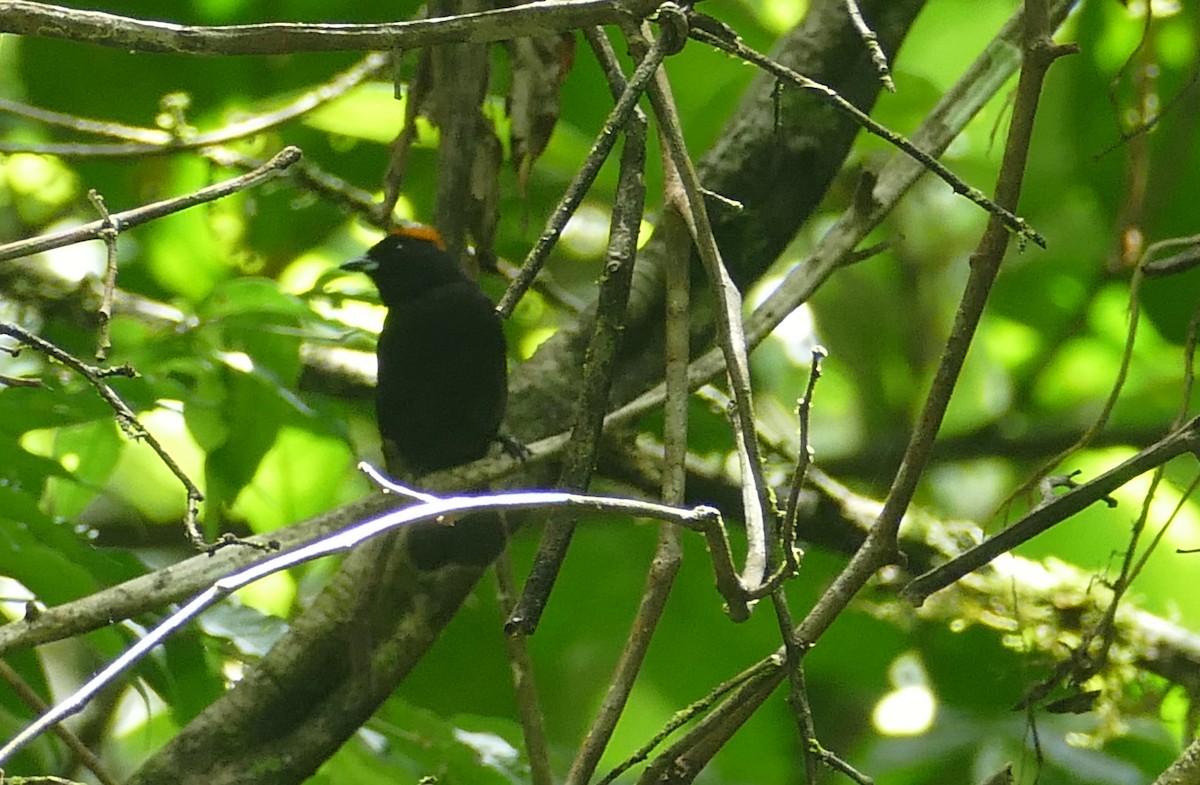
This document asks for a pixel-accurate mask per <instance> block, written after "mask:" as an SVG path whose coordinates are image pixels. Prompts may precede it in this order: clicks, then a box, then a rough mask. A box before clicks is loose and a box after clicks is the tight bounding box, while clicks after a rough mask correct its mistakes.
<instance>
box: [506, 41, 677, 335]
mask: <svg viewBox="0 0 1200 785" xmlns="http://www.w3.org/2000/svg"><path fill="white" fill-rule="evenodd" d="M665 43H666V42H665V41H664V40H663V39H658V41H656V45H655V46H652V47H651V48H650V51H649V52H648V53H647V54H646V56H645V57H643V58H642V61H641V62H640V63H638V65H637V68H635V69H634V71H633V75H632V76H630V77H629V81H628V83H627V84H626V85H625V91H624V92H623V93H621V97H620V98H619V99H618V100H617V103H616V104H615V105H614V106H613V108H612V110H611V111H610V112H609V113H608V117H607V118H605V120H604V125H602V126H601V127H600V132H599V133H598V134H597V136H596V140H595V141H594V142H592V149H591V150H589V151H588V154H587V158H585V159H584V162H583V165H582V166H580V168H579V171H578V172H576V173H575V177H574V179H572V180H571V184H570V185H569V186H567V190H566V191H564V192H563V195H562V197H561V198H560V199H559V200H558V204H557V205H555V207H554V210H553V211H552V212H551V213H550V217H549V218H548V219H546V227H545V228H544V229H543V230H542V233H541V235H539V236H538V239H537V242H535V243H534V244H533V248H531V249H530V250H529V253H528V254H527V255H526V257H525V262H524V263H523V264H522V265H521V271H520V272H519V273H518V274H517V277H516V278H515V279H514V280H513V281H512V283H510V284H509V286H508V289H507V290H506V291H505V292H504V296H503V297H501V298H500V302H499V304H497V305H496V312H497V313H499V314H500V316H501V318H505V319H507V318H508V317H509V316H511V315H512V312H513V309H514V308H516V307H517V303H518V302H520V300H521V298H522V297H523V296H524V295H525V292H527V291H528V290H529V287H530V286H532V285H533V280H534V278H536V277H537V274H538V271H539V270H541V269H542V265H544V264H545V263H546V258H547V257H548V256H549V254H550V249H551V248H553V247H554V244H555V243H557V242H558V238H559V236H560V235H561V234H562V231H563V228H564V227H566V225H567V221H568V220H570V218H571V216H572V215H574V214H575V210H576V209H578V207H579V205H580V203H581V202H582V201H583V197H584V196H585V195H586V194H587V192H588V189H590V188H591V187H592V183H593V182H595V180H596V175H598V174H599V173H600V167H601V166H603V164H604V162H605V161H606V160H607V159H608V154H609V153H611V152H612V148H613V145H615V144H616V142H617V136H618V135H619V134H620V132H621V130H622V129H623V128H624V127H625V124H626V122H628V120H629V118H630V117H631V116H632V115H633V110H634V109H635V108H636V107H637V102H638V99H640V98H641V97H642V93H643V92H644V91H645V90H646V85H647V84H649V83H650V81H651V79H653V77H654V74H655V72H656V71H657V70H658V66H659V64H660V63H662V61H663V58H665V57H666V56H667V54H668V50H667V47H666V46H665Z"/></svg>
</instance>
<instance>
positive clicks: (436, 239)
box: [390, 224, 446, 251]
mask: <svg viewBox="0 0 1200 785" xmlns="http://www.w3.org/2000/svg"><path fill="white" fill-rule="evenodd" d="M390 234H392V235H395V236H396V237H407V238H411V239H413V240H424V241H426V242H429V243H433V244H434V245H436V246H437V247H438V250H441V251H444V250H446V241H445V240H443V239H442V235H441V234H439V233H438V230H437V229H434V228H433V227H432V226H423V225H421V224H410V225H408V226H397V227H396V228H394V229H392V231H391V232H390Z"/></svg>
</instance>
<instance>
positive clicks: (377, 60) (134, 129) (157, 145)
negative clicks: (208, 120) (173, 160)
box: [0, 52, 390, 158]
mask: <svg viewBox="0 0 1200 785" xmlns="http://www.w3.org/2000/svg"><path fill="white" fill-rule="evenodd" d="M389 62H390V60H389V57H388V56H387V55H386V54H380V53H378V52H375V53H372V54H369V55H367V56H366V57H364V58H363V59H362V60H360V61H359V62H357V63H355V64H354V65H353V66H351V67H350V68H348V69H347V70H345V71H343V72H342V73H340V74H337V75H335V76H334V77H333V78H332V79H330V80H329V81H327V82H324V83H322V84H319V85H317V86H315V87H312V88H310V89H308V90H305V91H304V92H303V93H302V94H301V95H300V96H299V97H298V98H296V99H295V100H293V101H291V102H290V103H288V104H287V105H286V106H281V107H279V108H278V109H275V110H273V111H270V112H264V113H262V114H257V115H253V116H251V117H247V118H245V119H242V120H239V121H237V122H234V123H229V124H227V125H223V126H221V127H220V128H218V129H216V130H214V131H209V132H208V133H196V134H188V135H186V136H184V137H181V136H180V135H179V134H177V133H172V132H171V131H164V130H162V129H160V128H142V127H138V126H129V125H124V124H122V123H115V122H110V121H106V120H91V119H88V118H83V117H76V116H74V115H69V114H64V113H62V112H52V111H49V110H47V109H41V108H39V107H35V106H29V105H28V104H23V103H21V102H19V101H11V100H8V99H0V111H4V112H8V113H10V114H14V115H17V116H19V117H27V118H29V119H31V120H37V121H39V122H43V123H47V124H49V125H57V126H61V127H63V128H67V129H70V130H72V131H77V132H80V133H89V134H96V135H99V136H109V137H113V138H117V139H125V140H127V141H126V142H125V143H123V144H89V143H61V144H59V143H49V144H25V143H19V142H0V152H6V153H15V152H33V153H39V154H44V155H58V156H62V157H69V158H109V157H131V156H144V155H158V154H162V153H177V152H180V151H182V150H200V149H202V148H205V147H213V146H216V145H222V144H228V143H230V142H234V141H237V140H239V139H245V138H246V137H248V136H254V135H256V134H261V133H263V132H264V131H269V130H270V129H272V128H275V127H277V126H280V125H283V124H284V123H287V122H289V121H291V120H294V119H295V118H297V117H300V116H301V115H304V114H306V113H308V112H311V111H312V110H314V109H316V108H318V107H320V106H322V105H324V104H327V103H329V102H330V101H333V100H335V99H337V98H340V97H342V96H343V95H345V94H346V93H348V92H349V91H350V90H352V89H354V88H355V87H357V86H358V85H360V84H362V83H363V82H364V81H366V80H367V79H370V78H371V77H372V76H375V75H376V74H378V73H379V72H380V71H381V70H383V69H384V68H385V67H386V66H387V65H388V63H389Z"/></svg>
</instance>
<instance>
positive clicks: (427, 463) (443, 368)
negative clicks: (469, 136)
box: [342, 226, 508, 476]
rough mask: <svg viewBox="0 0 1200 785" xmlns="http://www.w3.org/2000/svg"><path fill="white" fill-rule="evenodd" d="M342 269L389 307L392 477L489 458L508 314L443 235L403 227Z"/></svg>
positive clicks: (382, 374) (380, 391)
mask: <svg viewBox="0 0 1200 785" xmlns="http://www.w3.org/2000/svg"><path fill="white" fill-rule="evenodd" d="M342 269H344V270H356V271H360V272H364V273H366V274H367V275H369V276H371V280H372V281H374V282H375V286H376V288H377V289H378V290H379V297H380V299H381V300H382V301H383V304H384V305H385V306H387V309H388V312H387V318H386V319H385V320H384V323H383V331H382V332H381V333H380V334H379V344H378V347H377V349H376V353H377V356H378V360H379V381H378V383H377V387H376V398H375V411H376V417H377V419H378V422H379V435H380V437H381V438H382V440H383V453H384V458H385V459H386V461H387V465H388V471H390V472H391V473H392V474H394V475H398V476H407V475H421V474H425V473H428V472H432V471H437V470H439V469H448V468H450V467H453V466H458V465H460V464H463V463H469V462H470V461H474V460H477V459H479V458H482V457H483V456H484V455H485V454H486V453H487V451H488V448H489V447H490V446H491V444H492V442H494V441H496V439H497V434H498V432H499V428H500V421H501V419H502V418H503V416H504V407H505V404H506V403H507V400H508V370H507V364H506V350H505V343H504V331H503V329H502V327H501V324H500V317H499V316H498V315H497V314H496V311H495V308H494V307H493V305H492V302H491V300H489V299H488V297H487V295H485V294H484V293H483V290H481V289H480V288H479V285H478V284H477V283H476V282H475V281H473V280H471V279H470V278H468V277H467V275H466V273H464V272H463V270H462V269H461V268H460V267H459V265H458V263H457V261H456V260H455V259H454V258H453V257H452V256H451V255H450V254H449V253H448V252H447V251H446V246H445V244H444V243H443V242H442V238H441V236H440V235H439V234H438V233H437V231H436V230H434V229H431V228H429V227H424V226H405V227H401V228H399V229H396V230H394V231H393V232H392V233H391V234H389V235H388V236H387V237H385V238H384V239H383V240H380V241H379V242H378V243H376V244H375V245H374V246H372V247H371V249H370V250H368V251H367V253H366V255H365V256H362V257H360V258H358V259H354V260H352V261H349V262H346V263H345V264H343V265H342Z"/></svg>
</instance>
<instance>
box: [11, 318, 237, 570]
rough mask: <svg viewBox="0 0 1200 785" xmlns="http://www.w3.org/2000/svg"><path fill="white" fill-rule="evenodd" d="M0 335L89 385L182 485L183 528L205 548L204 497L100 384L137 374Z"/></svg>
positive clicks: (35, 340)
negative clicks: (201, 516) (184, 497)
mask: <svg viewBox="0 0 1200 785" xmlns="http://www.w3.org/2000/svg"><path fill="white" fill-rule="evenodd" d="M0 334H3V335H8V336H9V337H11V338H15V339H16V340H18V341H20V342H21V343H23V344H25V345H26V346H29V347H30V348H33V349H36V350H37V351H39V352H41V353H42V354H44V355H46V356H47V357H52V358H54V359H55V360H58V361H59V362H60V363H62V364H63V365H65V366H67V367H68V368H70V369H71V370H73V371H75V372H76V373H78V374H79V375H80V376H82V377H83V378H84V379H85V380H86V381H87V383H88V384H90V385H92V387H93V389H95V390H96V392H97V393H98V394H99V395H100V397H101V398H103V399H104V402H105V403H107V404H108V405H109V407H111V408H112V410H113V411H114V412H115V413H116V416H117V424H118V425H120V426H121V430H122V431H124V433H125V435H126V436H127V437H129V438H130V439H132V440H134V441H142V442H145V443H146V444H147V445H148V446H149V447H150V449H152V450H154V453H155V455H157V456H158V458H159V460H161V461H162V462H163V464H164V465H165V466H166V467H167V469H168V470H169V471H170V472H171V474H173V475H175V478H176V479H177V480H179V482H180V484H182V485H183V487H184V490H186V491H187V515H186V516H185V518H184V525H185V527H186V528H187V534H188V539H189V540H191V541H192V543H193V544H195V545H196V546H197V547H198V548H200V549H202V550H203V549H205V548H208V547H209V546H208V545H207V544H206V543H205V542H204V538H203V536H201V534H200V528H199V526H198V525H197V523H196V519H197V517H198V514H199V506H200V503H201V502H202V501H204V494H202V493H200V489H199V488H198V487H196V484H195V483H193V482H192V481H191V479H190V478H189V477H188V476H187V474H186V473H185V472H184V471H183V469H182V468H180V466H179V464H178V463H176V462H175V459H174V458H172V457H171V454H170V453H168V452H167V451H166V449H164V448H163V446H162V444H161V443H159V441H158V439H156V438H155V437H154V434H152V433H150V431H148V430H146V428H145V427H144V426H143V425H142V423H141V422H140V421H139V420H138V418H137V415H136V414H134V413H133V410H132V409H130V408H129V405H128V404H126V403H125V401H124V400H122V398H121V396H120V395H118V394H117V393H116V391H115V390H113V388H112V387H109V386H108V384H107V383H106V382H105V381H104V380H105V379H109V378H112V377H114V376H124V377H126V378H130V379H132V378H135V377H136V376H137V372H136V371H135V370H133V368H131V367H130V366H128V365H122V366H118V367H116V368H100V367H98V366H95V365H89V364H88V363H85V362H83V361H82V360H80V359H79V358H78V357H76V356H75V355H73V354H71V353H70V352H67V351H64V350H63V349H60V348H59V347H57V346H55V345H54V344H52V343H50V342H49V341H47V340H45V339H43V338H39V337H38V336H36V335H34V334H33V333H30V332H27V331H25V330H23V329H21V328H20V327H18V326H17V325H15V324H7V323H4V322H0ZM256 547H257V546H256Z"/></svg>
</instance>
